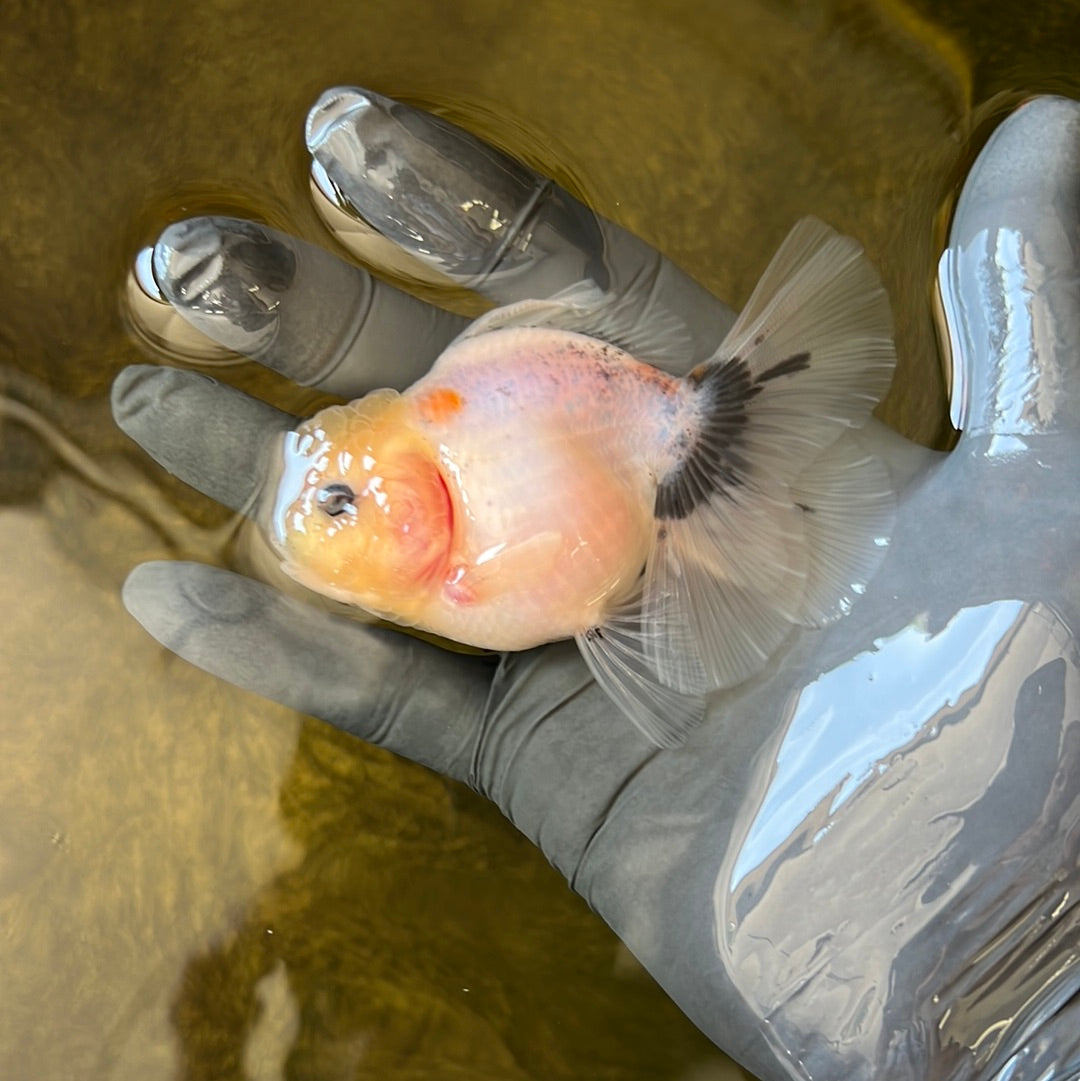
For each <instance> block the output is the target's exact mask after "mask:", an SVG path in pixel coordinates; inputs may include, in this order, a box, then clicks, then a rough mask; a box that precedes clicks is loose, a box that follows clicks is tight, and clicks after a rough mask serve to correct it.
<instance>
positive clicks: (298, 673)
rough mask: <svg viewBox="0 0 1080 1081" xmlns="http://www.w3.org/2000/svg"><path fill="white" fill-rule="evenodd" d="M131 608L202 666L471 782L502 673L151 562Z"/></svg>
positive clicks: (136, 575)
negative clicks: (493, 686) (486, 713)
mask: <svg viewBox="0 0 1080 1081" xmlns="http://www.w3.org/2000/svg"><path fill="white" fill-rule="evenodd" d="M123 599H124V605H125V607H126V608H127V610H128V611H129V612H130V613H131V614H132V615H133V616H134V617H135V619H137V620H138V621H139V623H141V624H142V625H143V627H145V628H146V630H147V631H148V632H149V633H150V634H151V635H152V636H153V637H154V638H156V639H157V640H158V641H159V642H160V643H161V644H162V645H163V646H165V647H166V648H167V649H169V650H171V651H172V652H173V653H176V654H177V655H178V656H180V657H183V658H184V659H185V660H187V661H189V662H190V663H191V664H194V665H196V666H197V667H199V668H202V669H203V670H204V671H206V672H209V673H211V674H212V675H215V676H218V677H219V678H221V679H224V680H226V681H228V682H229V683H232V684H234V685H235V686H237V687H242V688H244V689H245V690H249V691H254V692H255V693H256V694H260V695H262V696H263V697H264V698H270V699H272V700H273V701H275V702H280V703H281V704H282V705H285V706H288V707H290V708H292V709H296V710H299V711H300V712H302V713H307V714H310V715H311V716H313V717H320V718H322V719H323V720H326V721H329V722H330V723H331V724H333V725H336V726H337V727H338V728H342V729H344V730H346V731H348V732H351V733H352V734H353V735H356V736H358V737H360V738H361V739H364V740H367V741H368V742H371V743H375V744H378V745H380V746H383V747H386V748H387V749H389V750H392V751H394V752H396V753H397V754H401V755H403V756H405V757H407V758H411V759H413V760H415V761H417V762H420V763H422V764H423V765H426V766H430V767H431V768H432V769H437V770H439V771H440V772H443V773H446V774H448V775H449V776H453V777H456V778H458V779H460V780H465V779H466V778H467V776H468V771H469V769H470V765H471V762H472V758H473V750H474V746H475V743H476V740H477V738H478V734H479V732H480V730H481V718H482V716H483V710H484V707H485V702H486V699H487V694H488V690H489V686H490V680H491V673H492V667H493V666H492V664H491V662H490V661H488V660H486V659H484V658H478V657H468V656H463V655H461V654H455V653H450V652H447V651H446V650H442V649H439V648H437V647H436V646H432V645H429V644H428V643H426V642H422V641H420V640H419V639H417V638H414V637H412V636H410V635H406V634H402V633H399V632H396V631H392V630H387V629H384V628H381V627H372V626H367V625H364V624H361V623H357V622H355V621H354V620H350V619H347V618H344V617H342V616H336V615H332V614H330V613H329V612H326V611H323V610H321V609H319V608H315V607H312V606H311V605H307V604H304V603H301V602H299V601H295V600H291V599H290V598H287V597H284V596H282V595H281V594H280V593H278V592H277V591H276V590H274V589H271V588H270V587H269V586H266V585H263V584H262V583H261V582H256V581H253V580H252V579H250V578H244V577H242V576H241V575H237V574H233V573H231V572H230V571H225V570H221V569H220V568H217V567H209V566H204V565H202V564H199V563H179V562H161V563H144V564H142V565H140V566H138V567H136V568H135V569H134V570H133V571H132V572H131V574H130V575H129V576H128V579H127V581H126V582H125V584H124V591H123Z"/></svg>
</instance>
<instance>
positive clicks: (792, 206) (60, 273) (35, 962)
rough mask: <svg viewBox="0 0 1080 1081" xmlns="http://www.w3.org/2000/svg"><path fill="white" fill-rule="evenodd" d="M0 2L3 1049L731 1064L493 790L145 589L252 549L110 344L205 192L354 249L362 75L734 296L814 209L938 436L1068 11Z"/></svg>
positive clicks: (258, 1068)
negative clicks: (308, 712) (983, 176)
mask: <svg viewBox="0 0 1080 1081" xmlns="http://www.w3.org/2000/svg"><path fill="white" fill-rule="evenodd" d="M5 13H6V14H7V16H8V17H7V19H6V20H5V21H4V23H3V26H2V27H0V50H2V53H0V70H2V71H3V72H4V85H3V87H2V89H0V94H2V96H3V106H4V115H5V121H6V124H5V138H4V140H3V142H2V143H0V194H2V197H3V205H4V207H5V214H4V217H3V219H2V221H0V251H2V254H3V267H4V270H3V273H2V274H0V313H2V314H0V394H3V395H4V396H5V398H6V400H7V403H8V404H7V405H6V406H4V408H3V410H2V411H0V598H3V599H4V601H5V602H6V603H5V604H4V609H3V610H4V613H5V619H4V623H3V629H2V631H0V635H2V642H3V648H2V651H0V686H3V688H4V692H5V693H4V699H3V706H2V707H0V755H2V760H3V763H4V769H3V770H0V964H2V966H3V970H4V985H3V990H2V991H0V1076H2V1077H4V1078H5V1079H12V1081H23V1079H27V1081H31V1079H33V1081H49V1079H52V1078H68V1077H72V1076H78V1077H85V1078H94V1079H96V1078H128V1077H133V1076H138V1077H140V1078H146V1079H156V1078H174V1077H181V1078H191V1079H201V1078H207V1079H210V1078H214V1079H217V1078H241V1077H248V1078H252V1079H258V1081H262V1079H267V1081H269V1079H273V1078H277V1077H283V1076H289V1077H298V1078H319V1079H322V1078H332V1077H363V1078H369V1077H370V1078H380V1079H394V1078H401V1079H405V1078H414V1077H415V1078H434V1079H440V1078H453V1077H468V1078H470V1079H484V1078H492V1079H499V1081H517V1079H532V1078H549V1077H560V1078H573V1079H577V1078H581V1079H583V1081H584V1079H592V1078H598V1077H603V1078H605V1079H610V1081H631V1079H638V1078H640V1079H643V1081H644V1079H650V1081H666V1079H672V1081H674V1079H684V1081H690V1079H696V1081H703V1079H705V1078H710V1077H723V1076H730V1074H729V1072H728V1071H729V1070H733V1069H734V1068H733V1067H727V1066H725V1065H724V1062H723V1059H722V1058H721V1056H720V1055H719V1054H718V1053H717V1052H716V1051H714V1050H713V1049H712V1047H711V1045H710V1044H708V1043H707V1041H705V1040H704V1038H703V1037H701V1036H700V1035H699V1034H698V1033H697V1031H696V1030H695V1029H694V1028H693V1027H692V1026H691V1025H690V1023H689V1022H688V1021H686V1020H685V1019H684V1018H683V1017H682V1016H681V1015H680V1014H679V1013H678V1011H676V1010H675V1009H674V1007H672V1006H671V1005H670V1004H669V1003H668V1002H667V1000H666V998H665V997H664V995H663V994H662V993H661V992H660V991H659V990H657V989H656V988H655V987H654V986H653V984H652V983H651V981H650V980H649V979H648V978H647V977H646V976H644V975H642V974H641V973H640V971H639V970H638V969H637V968H636V967H635V965H634V964H633V963H632V962H631V961H630V960H629V959H628V958H627V956H626V955H625V953H624V952H623V951H621V949H620V947H619V946H618V944H617V942H616V941H615V940H614V938H613V937H612V936H611V935H610V934H609V933H608V932H607V931H606V929H605V928H603V926H602V925H600V923H599V921H597V920H596V919H595V918H594V917H593V916H592V915H591V914H590V913H588V912H587V911H586V910H585V907H584V905H583V904H581V903H580V902H579V901H578V900H577V899H576V898H575V897H574V896H573V895H571V894H570V893H569V891H568V890H567V889H566V887H565V885H564V884H563V883H562V881H561V880H560V879H559V878H558V876H557V875H556V874H555V873H554V872H553V871H552V870H551V869H550V868H549V867H548V866H547V865H546V863H545V862H544V861H543V859H542V858H541V857H540V856H539V855H538V854H537V853H536V852H534V851H533V850H532V849H531V848H530V847H529V846H528V845H527V844H526V843H525V842H524V841H523V840H521V839H520V838H519V837H518V836H517V835H516V834H515V833H514V831H513V829H512V828H511V827H510V826H509V825H507V824H506V823H505V822H504V821H503V820H502V819H501V818H500V816H499V815H498V814H497V813H496V812H495V811H493V810H492V809H491V808H490V807H489V806H488V805H486V804H485V803H484V802H483V801H481V800H479V799H477V798H475V797H473V796H472V795H471V794H469V793H468V792H465V791H463V790H462V789H460V788H458V787H455V786H451V785H449V784H446V783H444V782H442V781H441V780H439V779H437V778H434V777H432V776H431V775H430V774H428V773H426V772H424V771H423V770H420V769H418V768H415V767H412V766H410V765H408V764H406V763H403V762H399V761H397V760H395V759H393V758H391V757H389V756H388V755H386V754H383V753H380V752H376V751H373V750H370V749H368V748H365V747H362V746H360V745H358V744H356V743H354V742H352V741H350V740H347V739H345V738H344V737H341V736H339V735H337V734H336V733H334V732H332V731H330V730H328V729H327V728H325V727H324V726H322V725H319V724H316V723H315V722H311V721H307V720H305V719H303V718H300V717H298V716H296V715H293V714H290V713H289V712H287V711H285V710H283V709H281V708H279V707H276V706H271V705H269V704H267V703H265V702H262V701H261V700H258V699H255V698H253V697H251V696H248V695H245V694H242V693H241V692H238V691H234V690H233V689H231V688H229V687H226V686H223V685H221V684H219V683H217V682H215V681H214V680H212V679H210V678H209V677H206V676H204V675H202V674H201V673H199V672H197V671H194V670H193V669H191V668H189V667H188V666H186V665H185V664H183V663H182V662H180V661H178V660H176V659H175V658H173V657H171V656H169V655H168V654H166V653H165V652H163V651H162V650H161V649H160V648H159V647H158V646H157V645H156V644H155V643H153V642H152V641H151V640H150V639H149V638H148V637H146V635H145V634H143V632H142V631H141V630H140V629H139V628H138V627H137V626H136V625H135V624H134V623H133V622H132V621H131V620H130V619H129V618H128V617H127V616H126V614H125V613H124V612H123V610H122V608H121V606H120V603H119V599H118V588H119V584H120V582H121V581H122V580H123V577H124V575H125V574H126V573H127V571H128V569H130V567H131V566H132V565H133V564H134V563H136V562H138V561H140V560H143V559H147V558H154V557H168V556H174V555H183V556H185V557H188V558H200V559H213V560H220V561H223V562H226V563H228V562H229V561H230V560H231V559H233V555H232V549H231V548H230V539H229V531H228V523H227V518H226V515H225V513H224V512H223V511H221V510H220V508H217V507H215V506H213V505H212V504H210V503H209V502H208V501H207V500H205V499H204V498H202V497H201V496H199V495H198V494H196V493H194V492H192V491H191V490H189V489H187V488H185V487H184V486H183V485H181V484H180V483H179V482H176V481H173V480H171V479H170V478H168V477H166V476H164V475H163V474H162V473H161V471H160V470H158V469H156V468H155V467H154V466H153V465H152V464H151V463H150V462H149V461H148V460H147V459H146V458H145V457H144V456H143V455H142V454H141V453H140V452H139V451H138V450H137V449H136V448H134V447H133V446H132V445H130V444H129V443H128V442H127V441H126V439H125V438H124V437H123V436H122V435H121V434H120V433H119V432H117V431H116V430H115V428H114V427H113V425H112V423H111V420H110V419H109V416H108V410H107V403H106V395H107V390H108V386H109V383H110V381H111V379H112V377H113V375H114V374H115V373H116V371H117V370H118V369H119V368H120V367H122V366H123V365H124V364H127V363H132V362H136V361H139V360H142V359H144V354H143V353H142V352H141V351H140V347H139V345H138V343H137V342H136V340H135V338H134V336H133V335H132V334H131V332H130V330H129V329H128V327H127V325H126V323H125V319H124V317H123V314H122V313H123V305H122V302H121V296H122V292H123V288H124V283H125V280H126V277H127V274H128V271H129V268H130V267H131V265H132V261H133V259H134V257H135V254H136V253H137V252H138V250H139V249H140V248H141V247H143V246H144V245H145V244H147V243H148V242H150V241H151V240H152V239H153V238H154V236H156V234H157V232H158V231H159V230H160V229H161V228H162V227H163V226H164V225H165V224H166V223H167V222H169V221H170V220H173V219H175V218H177V217H183V216H188V215H191V214H196V213H206V212H225V213H240V214H245V215H253V216H257V217H260V218H262V219H264V220H266V221H268V222H269V223H270V224H271V225H274V226H276V227H278V228H286V229H288V230H290V231H292V232H295V233H298V234H299V235H301V236H303V237H304V238H305V239H308V240H312V241H316V242H324V243H325V242H326V240H325V237H326V234H325V230H324V228H323V226H322V225H321V223H320V220H319V217H318V214H317V213H316V211H315V209H314V208H313V206H312V204H311V201H310V197H309V191H308V174H307V158H306V154H305V153H304V150H303V142H302V124H303V118H304V115H305V113H306V110H307V109H308V108H309V106H310V105H311V103H312V102H313V101H314V100H315V98H316V97H317V96H318V94H319V92H320V91H321V90H322V89H324V88H325V87H327V86H331V85H335V84H338V83H361V84H364V85H368V86H371V87H373V88H375V89H377V90H379V91H381V92H383V93H387V94H391V95H396V96H399V97H402V98H404V99H406V100H408V101H411V102H413V103H418V104H423V105H426V106H428V107H432V108H434V109H436V110H437V111H439V112H441V113H443V114H444V115H447V116H449V117H450V118H451V119H454V120H457V121H458V122H461V123H465V124H467V125H468V126H470V127H471V128H472V129H473V130H474V131H477V132H478V133H479V134H482V135H484V136H485V137H487V138H489V139H491V140H492V141H494V142H495V143H497V144H498V145H501V146H503V147H506V148H508V149H511V150H513V151H514V152H516V153H518V154H519V155H521V156H522V157H524V158H525V159H526V160H527V161H529V163H530V164H532V165H534V166H535V167H537V168H539V169H541V170H543V171H546V172H548V173H551V174H553V175H554V176H556V178H557V179H559V180H560V181H562V182H563V183H565V184H567V186H569V187H570V188H571V189H572V190H573V191H574V192H575V194H578V195H579V196H581V197H583V198H584V199H586V200H587V201H588V202H590V203H591V204H592V205H594V206H595V207H596V208H597V209H599V210H600V211H602V212H603V213H606V214H608V215H609V216H611V217H614V218H616V219H617V220H619V221H620V222H621V223H622V224H624V225H626V226H628V227H630V228H632V229H634V230H635V231H637V232H638V233H640V234H641V235H642V236H644V237H645V238H647V239H648V240H649V241H651V242H652V243H654V244H656V245H657V246H659V247H660V248H662V249H663V250H664V251H665V252H666V253H668V254H669V255H670V256H672V257H673V258H675V259H676V260H677V261H678V262H679V263H681V264H682V265H683V266H684V267H685V268H686V269H687V270H689V271H690V272H691V273H693V274H694V275H695V276H696V277H698V278H699V279H700V280H701V281H702V282H703V283H705V284H706V285H708V286H709V287H710V288H712V289H713V290H714V291H716V292H717V293H718V294H719V295H721V296H722V297H724V298H725V299H728V300H729V301H731V302H732V303H734V304H736V306H737V305H738V304H739V303H740V302H741V301H742V300H743V299H745V297H746V296H747V295H748V294H749V291H750V289H751V287H752V285H753V283H754V282H755V280H756V278H757V276H758V274H759V273H760V271H761V270H762V268H763V267H764V265H765V263H766V262H767V260H768V258H769V256H770V254H771V252H772V250H773V249H774V248H775V246H776V245H777V244H778V242H779V241H780V239H781V238H782V237H783V235H784V234H785V233H786V231H787V229H788V227H789V226H790V224H791V223H792V222H793V221H794V220H795V219H797V218H798V217H800V216H802V215H803V214H805V213H814V214H816V215H817V216H819V217H821V218H824V219H825V220H828V221H830V222H831V223H832V224H834V225H836V226H837V227H838V228H840V229H841V230H843V231H845V232H849V233H852V234H854V235H856V236H858V237H859V238H860V239H861V240H862V241H863V243H864V244H865V245H866V247H867V248H868V250H869V251H870V253H871V255H872V257H873V258H874V259H875V261H876V262H878V264H879V265H880V266H881V268H882V270H883V274H884V277H885V279H886V284H887V285H888V287H889V289H890V291H891V293H892V296H893V300H894V306H895V309H896V312H897V321H898V327H897V329H898V344H899V351H900V374H899V377H898V379H897V382H896V384H895V386H894V390H893V392H892V393H891V394H890V396H889V398H888V400H887V402H886V403H885V406H884V408H883V410H882V415H883V417H884V418H885V419H886V420H887V421H889V422H890V423H892V424H893V425H894V426H896V427H898V428H899V429H900V430H902V431H903V432H904V433H905V434H907V435H910V436H912V437H914V438H917V439H920V440H921V441H923V442H927V443H933V444H937V445H944V444H945V443H947V441H948V439H949V434H950V428H949V425H948V419H947V414H946V411H945V406H944V398H943V393H942V390H943V384H942V377H941V375H940V371H941V366H940V363H939V360H938V356H937V352H936V349H935V345H934V337H933V329H932V324H931V318H930V314H929V310H930V305H929V295H930V283H931V281H932V276H933V270H934V266H935V262H936V258H937V254H938V251H939V248H940V245H941V241H942V237H943V228H944V224H945V222H946V216H947V209H948V206H949V203H950V201H951V198H952V195H953V193H954V192H955V189H956V185H957V184H958V183H959V181H960V180H961V179H962V177H963V174H964V170H965V168H966V165H967V164H968V163H969V162H970V160H971V158H972V156H973V153H974V150H975V149H977V144H978V142H979V139H980V138H981V137H983V136H985V134H986V133H987V132H988V131H989V130H990V128H991V126H992V123H993V122H994V120H995V119H996V118H997V117H1000V116H1001V115H1002V114H1003V113H1004V112H1005V111H1007V109H1008V108H1009V107H1010V106H1011V105H1012V104H1014V103H1015V102H1016V101H1017V100H1019V99H1020V98H1021V97H1022V96H1023V95H1024V94H1025V93H1026V92H1030V91H1034V90H1054V91H1058V92H1062V91H1064V92H1066V93H1072V94H1074V95H1076V94H1078V93H1080V82H1078V80H1076V79H1075V78H1074V77H1069V76H1067V75H1066V74H1065V73H1067V72H1069V71H1070V69H1071V68H1072V67H1073V66H1074V58H1075V55H1076V52H1075V50H1076V47H1077V45H1078V44H1080V33H1078V29H1077V21H1078V15H1077V12H1076V9H1075V6H1074V5H1072V4H1066V3H1061V4H1047V5H1044V7H1043V9H1042V10H1041V12H1040V13H1039V14H1038V15H1033V14H1032V13H1031V11H1030V10H1029V9H1027V8H1024V7H1023V6H1022V5H1013V6H1009V5H1004V4H996V5H994V6H993V7H992V8H991V7H990V6H989V5H986V4H981V3H975V0H971V2H970V3H967V4H962V3H954V4H950V5H949V9H948V13H947V14H946V15H944V16H942V15H939V14H937V13H936V9H935V8H934V7H933V6H932V5H929V4H924V5H921V6H920V5H919V4H905V3H901V2H899V0H880V2H878V3H869V2H860V3H857V2H855V0H848V2H843V0H840V2H837V3H833V4H830V3H824V2H805V3H795V2H792V3H781V2H750V0H743V2H740V3H738V4H700V3H691V2H689V0H688V2H686V3H685V4H667V5H663V6H662V8H661V7H660V6H657V5H652V4H647V3H644V2H642V3H632V4H627V3H622V4H616V3H614V2H613V0H601V2H596V3H593V4H592V5H591V6H589V7H583V6H582V5H577V4H567V3H563V2H554V0H546V2H545V0H541V2H538V3H535V4H530V5H505V4H501V3H498V2H496V0H468V2H467V3H463V4H459V5H454V6H453V8H451V7H449V6H446V5H441V4H436V3H434V2H430V3H429V2H420V0H405V2H395V3H378V4H376V3H372V4H367V5H357V4H355V3H344V2H341V0H335V2H333V3H330V4H326V5H324V6H322V7H313V6H311V5H302V6H294V7H289V8H287V9H285V10H283V11H281V12H279V13H273V12H270V11H268V10H267V9H266V7H265V5H255V4H250V3H243V2H240V3H225V2H219V3H216V4H214V3H206V4H201V3H195V4H188V5H183V6H182V7H170V6H166V5H143V4H140V3H136V2H129V3H114V4H110V5H107V6H106V7H105V9H104V10H97V11H94V10H91V9H90V8H87V9H86V10H84V9H83V8H82V6H81V5H70V6H69V5H60V4H57V5H42V6H38V5H28V4H27V5H24V4H21V3H18V2H16V3H12V4H9V5H8V6H7V8H6V10H5ZM218 374H219V375H220V376H221V377H222V378H226V379H228V380H229V381H230V382H234V383H235V384H237V385H239V386H241V387H242V388H244V389H246V390H250V391H252V392H255V393H258V394H260V395H262V396H264V397H269V398H272V399H273V400H274V401H275V402H276V403H277V404H279V405H281V406H282V407H285V408H292V409H296V410H297V411H304V412H309V411H310V409H311V407H312V406H313V405H314V403H315V399H314V397H313V396H312V395H311V394H310V392H300V391H296V390H295V389H290V388H286V387H285V386H284V385H282V383H281V382H280V381H277V380H275V379H273V378H272V377H270V376H269V375H267V374H266V373H265V372H261V371H257V370H255V369H254V368H253V367H251V366H246V365H240V366H231V367H228V368H224V369H220V370H219V371H218ZM12 402H14V403H15V404H14V405H12V404H10V403H12Z"/></svg>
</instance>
